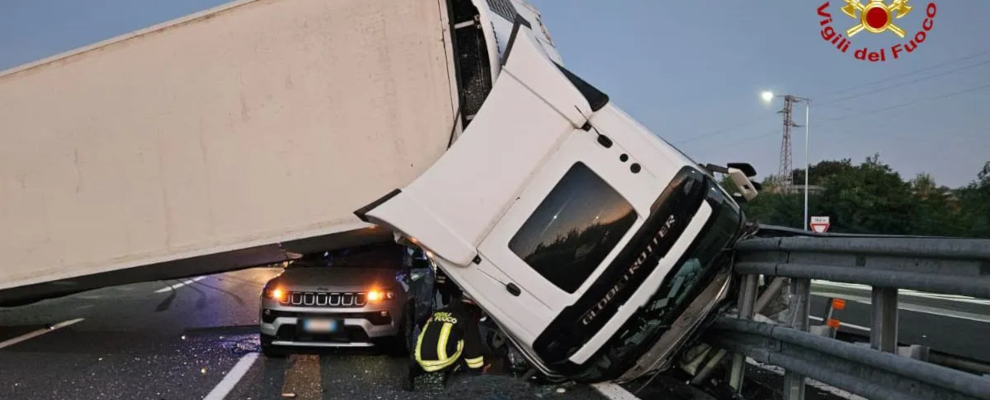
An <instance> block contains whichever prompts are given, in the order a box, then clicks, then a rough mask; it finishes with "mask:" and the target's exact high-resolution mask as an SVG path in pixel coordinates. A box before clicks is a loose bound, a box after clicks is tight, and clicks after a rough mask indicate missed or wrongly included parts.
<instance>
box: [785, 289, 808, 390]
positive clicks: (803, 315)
mask: <svg viewBox="0 0 990 400" xmlns="http://www.w3.org/2000/svg"><path fill="white" fill-rule="evenodd" d="M790 294H791V300H792V301H791V307H792V308H793V310H792V313H791V321H790V322H791V328H794V329H796V330H799V331H802V332H807V331H808V313H809V312H810V307H811V280H810V279H791V288H790ZM784 398H785V399H787V400H804V375H801V374H799V373H796V372H793V371H785V372H784Z"/></svg>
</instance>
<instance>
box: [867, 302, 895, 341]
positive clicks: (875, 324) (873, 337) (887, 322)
mask: <svg viewBox="0 0 990 400" xmlns="http://www.w3.org/2000/svg"><path fill="white" fill-rule="evenodd" d="M872 303H873V304H872V306H873V318H872V322H871V325H872V326H871V327H870V346H871V347H873V348H874V349H876V350H880V351H883V352H887V353H896V352H897V288H881V287H874V288H873V302H872Z"/></svg>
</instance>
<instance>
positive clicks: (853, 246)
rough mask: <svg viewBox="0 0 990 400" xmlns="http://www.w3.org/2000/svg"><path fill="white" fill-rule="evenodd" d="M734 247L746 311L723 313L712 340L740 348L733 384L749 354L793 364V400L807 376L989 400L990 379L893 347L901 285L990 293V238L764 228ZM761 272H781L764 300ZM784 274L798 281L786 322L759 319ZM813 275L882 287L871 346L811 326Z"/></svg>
mask: <svg viewBox="0 0 990 400" xmlns="http://www.w3.org/2000/svg"><path fill="white" fill-rule="evenodd" d="M735 250H736V254H735V260H734V265H733V268H734V269H735V272H736V273H738V274H740V275H742V277H741V287H740V297H739V304H738V305H739V318H738V319H725V318H723V319H721V320H718V321H717V322H716V323H715V324H714V325H713V326H712V329H710V330H709V331H708V332H707V333H706V338H707V341H708V342H709V343H711V344H713V345H715V346H717V347H721V348H723V349H725V350H729V351H733V352H735V353H736V355H735V358H734V360H733V366H732V371H731V372H732V378H731V379H730V384H731V385H732V386H733V387H736V388H737V389H738V388H740V385H741V379H742V371H743V361H744V358H743V357H744V356H748V357H752V358H754V359H755V360H757V361H759V362H762V363H766V364H771V365H776V366H778V367H782V368H784V369H785V371H786V372H785V379H784V386H785V387H784V395H785V398H786V399H788V400H798V399H804V393H805V387H804V386H805V385H804V382H805V376H808V377H811V378H812V379H815V380H818V381H821V382H823V383H825V384H828V385H831V386H834V387H837V388H840V389H843V390H846V391H849V392H851V393H854V394H858V395H861V396H864V397H868V398H870V399H891V400H903V399H940V400H941V399H988V400H990V379H988V378H984V377H980V376H978V375H974V374H969V373H966V372H962V371H959V370H954V369H950V368H946V367H942V366H938V365H935V364H930V363H927V362H924V361H920V360H915V359H912V358H908V357H901V356H898V355H895V354H892V353H894V352H896V350H897V343H898V342H897V323H898V316H897V314H898V307H897V293H898V289H913V290H919V291H926V292H933V293H943V294H950V295H965V296H972V297H980V298H987V299H990V240H981V239H954V238H933V237H917V236H913V237H912V236H880V235H837V234H815V233H809V232H804V231H798V230H793V229H789V228H780V227H768V226H762V227H761V228H760V231H758V232H757V233H756V235H755V238H750V239H746V240H743V241H740V242H739V243H738V244H737V245H736V249H735ZM759 275H764V276H768V277H776V278H777V279H774V280H773V283H772V284H770V285H768V289H767V291H766V292H765V293H764V294H763V295H761V296H760V299H759V300H757V294H758V288H757V285H758V279H757V278H758V276H759ZM781 278H789V279H790V280H791V285H790V295H791V298H792V299H793V300H794V301H793V302H792V304H791V305H790V306H791V308H792V310H791V313H790V317H791V318H790V320H789V321H788V322H787V323H786V324H785V325H786V326H784V325H771V324H764V323H758V322H754V321H751V319H752V318H753V315H754V313H755V312H758V311H759V309H761V308H762V306H763V305H765V304H766V302H767V301H768V298H769V297H770V295H773V294H775V293H769V292H771V291H774V290H776V291H779V290H780V289H779V288H780V286H781V285H780V281H781ZM812 279H821V280H829V281H835V282H845V283H855V284H863V285H870V286H872V287H873V293H872V309H873V317H872V323H871V325H872V326H871V331H870V345H871V346H870V347H871V348H872V350H871V349H870V348H864V347H863V346H857V345H853V344H850V343H846V342H841V341H838V340H835V339H832V338H829V337H823V336H819V335H814V334H810V333H807V331H808V328H809V321H808V313H809V309H808V308H809V304H810V301H811V300H810V298H811V290H810V289H811V280H812ZM933 333H935V334H941V333H943V332H937V331H936V332H933ZM946 333H947V332H946ZM988 335H990V332H988Z"/></svg>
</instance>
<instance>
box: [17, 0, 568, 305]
mask: <svg viewBox="0 0 990 400" xmlns="http://www.w3.org/2000/svg"><path fill="white" fill-rule="evenodd" d="M475 3H476V4H477V5H479V6H481V10H480V11H479V9H476V8H475V7H474V4H475ZM490 5H491V6H496V7H502V8H505V7H509V9H510V10H512V9H515V10H518V11H516V12H518V13H523V14H525V15H527V16H528V17H529V18H530V19H532V20H535V21H539V17H538V15H536V14H535V10H533V9H532V8H530V7H528V6H527V5H526V4H524V3H521V2H517V1H513V2H509V1H507V0H506V1H494V2H486V1H483V0H482V1H478V0H476V1H474V2H471V1H468V0H461V1H447V0H421V1H391V2H385V1H364V0H334V1H327V0H246V1H240V2H235V3H230V4H228V5H224V6H222V7H219V8H216V9H212V10H208V11H205V12H202V13H199V14H195V15H191V16H188V17H185V18H182V19H179V20H176V21H171V22H168V23H165V24H162V25H159V26H154V27H150V28H148V29H144V30H141V31H138V32H134V33H131V34H128V35H124V36H121V37H118V38H114V39H111V40H108V41H105V42H102V43H97V44H94V45H92V46H89V47H86V48H82V49H78V50H75V51H71V52H69V53H66V54H61V55H57V56H54V57H52V58H49V59H45V60H41V61H39V62H36V63H33V64H29V65H25V66H22V67H18V68H14V69H12V70H8V71H5V72H2V73H0V254H3V258H4V262H3V263H2V264H0V304H3V303H11V302H19V301H24V300H30V299H32V298H40V297H44V296H48V295H52V294H58V293H68V292H72V291H77V290H84V289H88V288H92V287H96V286H103V285H107V284H115V283H123V282H128V281H136V280H149V279H162V278H170V277H181V276H188V275H192V274H203V273H209V272H218V271H223V270H228V269H233V268H241V267H245V266H252V265H259V264H264V263H268V262H272V261H277V260H281V259H282V258H283V257H285V255H284V254H283V251H282V250H283V249H285V248H288V249H290V250H293V249H296V247H299V246H303V247H304V248H306V249H313V248H332V247H340V246H346V245H350V244H353V243H354V242H355V241H366V240H390V236H389V235H388V232H387V231H384V230H379V231H378V232H376V231H375V230H374V229H373V228H368V227H369V226H370V225H368V224H364V223H362V222H361V221H359V220H358V219H357V218H356V217H355V216H354V215H353V214H352V212H353V211H354V210H355V209H357V208H358V207H360V206H362V205H364V204H367V203H368V202H369V201H371V200H374V199H375V198H378V197H379V196H381V194H382V193H387V192H388V191H389V190H391V189H393V188H395V187H401V186H404V185H406V184H408V183H409V182H411V181H412V180H413V179H414V178H415V177H417V176H419V175H420V173H422V172H423V171H424V170H426V169H427V168H428V167H429V166H430V165H432V164H433V162H434V161H436V160H437V158H439V157H440V155H441V154H443V152H444V151H445V150H446V149H447V147H448V146H449V144H450V143H451V141H452V140H453V135H454V134H455V132H459V129H460V124H461V122H462V121H464V120H467V119H468V117H469V116H470V113H473V112H474V111H473V110H477V108H478V107H479V106H480V101H481V100H483V98H484V95H485V94H486V93H487V90H489V89H490V87H491V83H492V82H493V80H494V76H495V74H497V72H498V67H499V62H498V61H499V50H498V44H497V43H499V40H498V39H497V38H499V36H500V35H501V39H502V40H501V45H502V47H503V49H504V46H505V43H506V42H507V39H508V34H509V32H510V31H511V26H512V21H511V19H508V20H507V19H504V18H502V17H500V15H501V14H504V12H494V11H493V9H491V8H489V7H490ZM495 11H504V10H495ZM465 20H466V21H471V22H470V23H467V24H464V23H461V22H464V21H465ZM458 23H461V24H460V25H458V28H454V27H453V26H454V25H456V24H458ZM452 32H460V33H457V34H454V35H453V36H452V35H451V33H452ZM486 37H489V38H495V40H485V38H486ZM458 38H459V39H460V41H461V44H460V45H459V46H458V45H457V44H455V43H454V42H455V39H458ZM544 40H545V41H544V43H545V44H546V45H547V48H548V49H550V50H551V51H552V47H550V46H549V38H548V37H546V38H545V39H544ZM479 44H480V45H481V46H479ZM552 56H553V57H556V55H555V54H553V55H552ZM462 94H464V95H465V99H466V100H465V101H464V102H463V103H464V104H461V103H462V102H461V97H462ZM458 111H460V112H461V113H462V114H464V116H465V118H455V113H458ZM366 228H367V229H366ZM383 238H384V239H383ZM301 239H307V240H304V241H302V242H299V240H301ZM279 243H281V244H282V247H279V246H278V245H277V244H279ZM296 250H298V249H296ZM137 267H143V268H137ZM54 281H58V283H57V284H51V283H52V282H54ZM4 289H7V290H4Z"/></svg>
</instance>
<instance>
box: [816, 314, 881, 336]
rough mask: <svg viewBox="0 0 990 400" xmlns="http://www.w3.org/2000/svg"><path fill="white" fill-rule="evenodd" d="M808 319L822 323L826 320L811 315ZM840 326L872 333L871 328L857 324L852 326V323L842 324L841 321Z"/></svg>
mask: <svg viewBox="0 0 990 400" xmlns="http://www.w3.org/2000/svg"><path fill="white" fill-rule="evenodd" d="M808 319H813V320H815V321H822V322H824V321H825V319H824V318H822V317H816V316H814V315H809V316H808ZM839 325H842V326H848V327H850V328H853V329H859V330H861V331H866V332H869V331H870V328H867V327H865V326H862V325H856V324H850V323H848V322H842V321H839Z"/></svg>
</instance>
